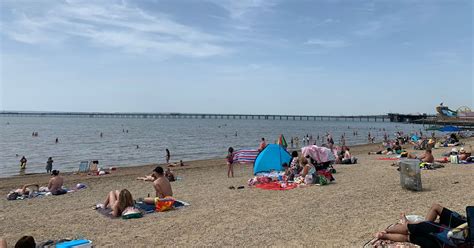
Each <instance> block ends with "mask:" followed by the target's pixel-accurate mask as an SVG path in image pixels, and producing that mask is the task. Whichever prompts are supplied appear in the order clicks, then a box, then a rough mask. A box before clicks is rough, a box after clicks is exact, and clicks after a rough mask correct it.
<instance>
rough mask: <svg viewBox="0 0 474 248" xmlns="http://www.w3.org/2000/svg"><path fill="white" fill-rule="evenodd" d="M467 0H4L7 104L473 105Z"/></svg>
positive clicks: (1, 71)
mask: <svg viewBox="0 0 474 248" xmlns="http://www.w3.org/2000/svg"><path fill="white" fill-rule="evenodd" d="M472 4H473V3H472V1H469V0H459V1H444V0H434V1H424V0H419V1H417V0H413V1H403V0H402V1H382V0H380V1H379V0H374V1H365V0H357V1H343V0H320V1H306V0H301V1H265V0H241V1H232V0H205V1H189V0H182V1H159V0H137V1H131V0H117V1H115V0H105V1H82V0H65V1H41V2H37V1H28V0H19V1H13V0H5V1H1V2H0V14H1V17H0V18H1V23H0V38H1V40H0V54H1V55H0V56H1V58H0V110H19V111H65V112H143V113H171V112H175V113H211V114H212V113H216V114H227V113H229V114H281V115H287V114H288V115H364V114H367V115H374V114H386V113H428V114H432V113H435V107H436V106H437V105H438V104H439V103H441V102H444V105H447V106H449V107H450V108H452V109H454V110H455V109H457V108H458V107H461V106H468V107H470V108H473V105H474V83H473V77H472V71H473V69H474V67H473V63H472V58H473V55H474V53H473V52H474V51H473V40H472V39H473V6H472Z"/></svg>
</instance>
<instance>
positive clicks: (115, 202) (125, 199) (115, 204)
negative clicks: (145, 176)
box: [97, 189, 137, 217]
mask: <svg viewBox="0 0 474 248" xmlns="http://www.w3.org/2000/svg"><path fill="white" fill-rule="evenodd" d="M134 205H135V204H134V201H133V197H132V194H131V193H130V191H128V190H127V189H122V190H121V191H120V192H119V191H118V190H115V191H110V193H109V194H108V195H107V198H106V199H105V202H104V204H99V205H98V206H97V207H100V208H111V209H112V215H113V216H114V217H120V216H122V215H124V214H127V213H132V212H136V211H137V210H136V209H135V207H134Z"/></svg>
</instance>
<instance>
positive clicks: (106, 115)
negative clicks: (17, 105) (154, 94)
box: [0, 111, 390, 122]
mask: <svg viewBox="0 0 474 248" xmlns="http://www.w3.org/2000/svg"><path fill="white" fill-rule="evenodd" d="M0 117H80V118H143V119H244V120H301V121H372V122H377V121H381V122H385V121H390V117H389V116H388V115H339V116H333V115H259V114H196V113H194V114H193V113H101V112H23V111H0Z"/></svg>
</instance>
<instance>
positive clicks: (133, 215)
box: [122, 207, 143, 220]
mask: <svg viewBox="0 0 474 248" xmlns="http://www.w3.org/2000/svg"><path fill="white" fill-rule="evenodd" d="M141 217H143V214H142V212H140V210H138V209H137V208H135V207H134V208H133V209H132V211H130V212H128V213H125V214H124V213H122V219H125V220H128V219H137V218H141Z"/></svg>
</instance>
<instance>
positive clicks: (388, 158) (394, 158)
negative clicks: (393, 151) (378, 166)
mask: <svg viewBox="0 0 474 248" xmlns="http://www.w3.org/2000/svg"><path fill="white" fill-rule="evenodd" d="M377 160H386V161H394V160H398V158H397V157H386V158H377Z"/></svg>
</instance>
